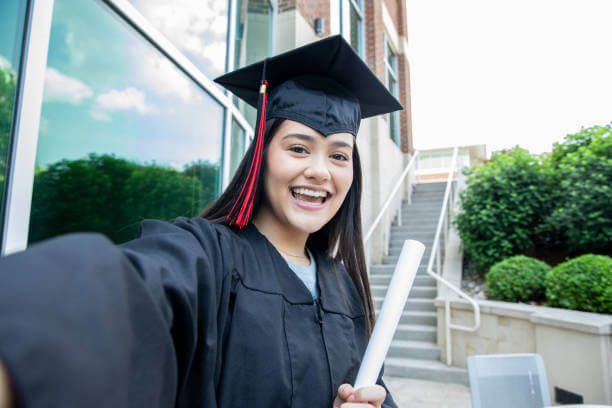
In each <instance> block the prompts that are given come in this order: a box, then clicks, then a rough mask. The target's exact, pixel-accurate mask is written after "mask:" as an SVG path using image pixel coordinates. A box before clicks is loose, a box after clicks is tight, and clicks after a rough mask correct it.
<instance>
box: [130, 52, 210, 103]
mask: <svg viewBox="0 0 612 408" xmlns="http://www.w3.org/2000/svg"><path fill="white" fill-rule="evenodd" d="M139 60H140V61H141V62H140V64H142V67H143V68H142V69H143V71H142V73H143V75H144V79H145V81H146V83H147V85H148V86H150V87H151V88H153V90H154V91H155V92H157V93H158V94H159V95H162V96H167V95H174V96H177V97H179V98H180V99H182V100H183V101H185V102H191V101H193V100H199V99H201V98H202V95H201V94H200V93H199V91H198V90H197V88H195V85H194V84H193V83H192V82H191V80H190V79H189V78H187V77H186V76H185V75H184V74H183V73H182V72H180V71H179V70H178V68H177V67H176V66H175V65H174V64H173V63H172V62H170V60H168V59H166V58H164V57H161V56H160V55H157V54H147V55H144V56H142V57H140V58H139Z"/></svg>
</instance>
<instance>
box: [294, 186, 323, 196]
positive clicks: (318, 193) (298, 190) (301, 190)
mask: <svg viewBox="0 0 612 408" xmlns="http://www.w3.org/2000/svg"><path fill="white" fill-rule="evenodd" d="M293 191H294V192H296V193H298V194H304V195H308V196H311V197H327V193H326V192H325V191H314V190H309V189H307V188H303V187H299V188H294V189H293Z"/></svg>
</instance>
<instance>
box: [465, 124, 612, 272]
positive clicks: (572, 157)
mask: <svg viewBox="0 0 612 408" xmlns="http://www.w3.org/2000/svg"><path fill="white" fill-rule="evenodd" d="M467 175H468V187H467V189H466V190H465V191H464V192H463V193H462V195H461V207H462V210H461V212H460V213H459V214H458V215H457V216H456V217H455V222H456V225H457V228H458V230H459V234H460V236H461V238H462V240H463V244H464V248H465V252H466V256H467V258H468V259H469V261H470V266H472V267H473V268H474V269H476V270H477V271H479V272H480V273H481V274H484V273H485V272H486V271H488V269H489V268H490V267H491V266H492V265H493V264H495V263H496V262H498V261H500V260H502V259H505V258H507V257H510V256H512V255H518V254H523V253H525V252H526V250H527V249H528V248H530V249H533V248H538V247H548V248H559V249H563V250H564V251H566V252H567V253H570V254H572V256H576V255H580V254H584V253H587V252H596V253H597V252H599V253H602V252H606V251H607V250H609V248H610V244H611V242H612V211H610V203H612V187H611V186H612V127H611V126H610V125H607V126H595V127H592V128H588V129H583V130H581V131H580V132H578V133H576V134H572V135H568V136H566V138H565V140H564V141H563V143H556V144H555V146H554V149H553V151H552V153H549V154H544V155H542V156H539V157H538V156H535V155H530V154H529V153H528V152H527V151H525V150H523V149H520V148H519V147H516V148H514V149H512V150H510V151H507V152H501V153H496V154H494V155H493V157H492V159H491V160H490V161H489V162H488V163H485V164H483V165H481V166H477V167H474V168H471V169H469V170H468V171H467Z"/></svg>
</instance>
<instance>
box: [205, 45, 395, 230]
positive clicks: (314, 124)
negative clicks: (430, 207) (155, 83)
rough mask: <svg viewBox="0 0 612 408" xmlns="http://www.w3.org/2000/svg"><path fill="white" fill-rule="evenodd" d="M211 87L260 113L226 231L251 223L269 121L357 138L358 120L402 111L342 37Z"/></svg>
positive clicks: (240, 72) (264, 63) (268, 61)
mask: <svg viewBox="0 0 612 408" xmlns="http://www.w3.org/2000/svg"><path fill="white" fill-rule="evenodd" d="M215 82H217V83H218V84H220V85H222V86H223V87H225V88H226V89H228V90H229V91H230V92H232V93H233V94H234V95H236V96H237V97H239V98H240V99H242V100H244V101H245V102H246V103H248V104H249V105H251V106H253V107H255V108H257V111H258V114H257V122H256V124H255V132H256V133H255V141H254V143H255V149H254V154H253V157H252V160H251V163H250V168H249V174H248V177H247V179H246V180H245V182H244V184H243V186H242V190H241V192H240V194H239V196H238V197H236V201H235V203H234V206H233V207H232V209H231V211H230V213H229V214H228V216H227V218H228V220H229V223H230V225H237V226H238V227H239V228H242V227H244V226H245V225H246V224H247V223H248V222H249V220H250V217H251V212H252V206H253V197H254V196H255V189H256V187H257V180H258V178H259V173H260V170H261V160H262V154H263V145H264V140H263V139H264V133H265V128H266V120H267V119H270V118H282V119H290V120H294V121H296V122H300V123H303V124H305V125H307V126H309V127H311V128H313V129H314V130H316V131H317V132H320V133H321V134H323V135H324V136H327V135H330V134H332V133H340V132H346V133H351V134H353V135H354V136H357V132H358V130H359V123H360V121H361V119H362V118H367V117H370V116H375V115H380V114H384V113H389V112H393V111H396V110H399V109H402V105H401V104H400V103H399V102H398V101H397V99H396V98H395V97H394V96H393V95H391V93H390V92H389V90H388V89H387V88H386V87H385V85H384V84H383V83H382V82H380V80H379V79H378V78H377V77H376V75H374V73H373V72H372V71H371V70H370V69H369V68H368V66H367V65H366V64H365V63H364V61H363V60H362V59H361V58H360V57H359V56H358V55H357V54H356V53H355V51H353V48H351V46H350V45H349V44H348V43H347V42H346V41H345V40H344V38H342V36H340V35H336V36H332V37H328V38H325V39H323V40H320V41H317V42H314V43H311V44H308V45H305V46H303V47H299V48H296V49H294V50H291V51H288V52H285V53H283V54H279V55H277V56H274V57H270V58H266V59H265V60H263V61H260V62H257V63H255V64H251V65H248V66H246V67H244V68H241V69H238V70H236V71H233V72H229V73H227V74H225V75H222V76H220V77H218V78H216V79H215ZM268 94H269V96H268Z"/></svg>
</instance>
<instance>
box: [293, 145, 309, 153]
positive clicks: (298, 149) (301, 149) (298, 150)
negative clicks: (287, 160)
mask: <svg viewBox="0 0 612 408" xmlns="http://www.w3.org/2000/svg"><path fill="white" fill-rule="evenodd" d="M289 150H291V151H292V152H295V153H300V154H306V153H308V150H306V149H305V148H304V147H302V146H291V147H290V148H289Z"/></svg>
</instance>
